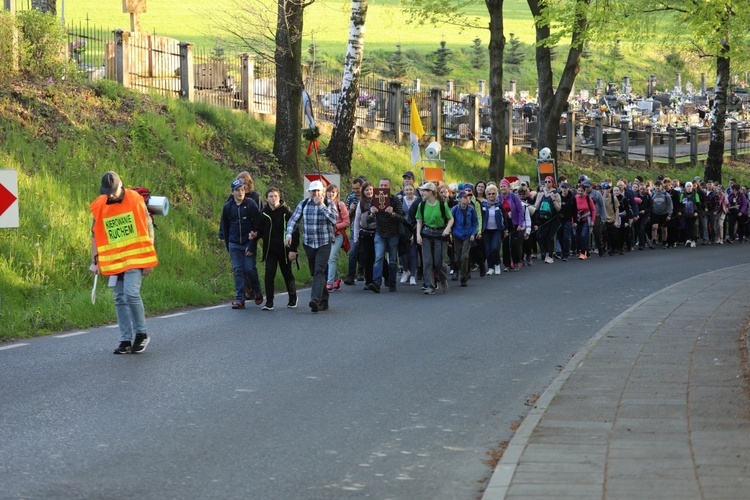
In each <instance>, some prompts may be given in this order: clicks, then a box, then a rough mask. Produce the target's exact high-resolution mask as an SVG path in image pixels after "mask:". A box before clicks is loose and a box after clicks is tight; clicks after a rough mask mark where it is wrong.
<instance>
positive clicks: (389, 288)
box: [388, 283, 397, 292]
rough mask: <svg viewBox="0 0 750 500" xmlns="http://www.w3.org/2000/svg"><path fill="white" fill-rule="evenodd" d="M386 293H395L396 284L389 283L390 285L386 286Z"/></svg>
mask: <svg viewBox="0 0 750 500" xmlns="http://www.w3.org/2000/svg"><path fill="white" fill-rule="evenodd" d="M388 291H389V292H395V291H397V290H396V284H395V283H391V284H390V285H388Z"/></svg>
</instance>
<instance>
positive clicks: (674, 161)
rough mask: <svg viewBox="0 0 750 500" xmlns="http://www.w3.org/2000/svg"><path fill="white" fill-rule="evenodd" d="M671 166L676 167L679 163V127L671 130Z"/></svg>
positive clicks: (669, 154)
mask: <svg viewBox="0 0 750 500" xmlns="http://www.w3.org/2000/svg"><path fill="white" fill-rule="evenodd" d="M667 155H668V156H669V166H670V167H674V166H675V165H676V164H677V129H676V128H672V129H670V130H669V152H668V153H667Z"/></svg>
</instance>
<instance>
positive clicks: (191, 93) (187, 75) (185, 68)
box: [180, 42, 195, 102]
mask: <svg viewBox="0 0 750 500" xmlns="http://www.w3.org/2000/svg"><path fill="white" fill-rule="evenodd" d="M193 71H194V68H193V44H192V43H188V42H180V97H181V98H182V99H185V100H187V101H190V102H193V101H194V100H195V74H194V73H193Z"/></svg>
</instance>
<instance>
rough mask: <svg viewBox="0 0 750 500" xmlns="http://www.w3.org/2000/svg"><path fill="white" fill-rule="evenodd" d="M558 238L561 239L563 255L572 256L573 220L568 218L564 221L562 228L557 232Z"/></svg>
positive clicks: (565, 256)
mask: <svg viewBox="0 0 750 500" xmlns="http://www.w3.org/2000/svg"><path fill="white" fill-rule="evenodd" d="M557 238H558V239H559V240H560V250H561V252H562V257H563V258H564V259H567V258H568V257H570V241H571V239H572V238H573V222H572V221H570V220H566V221H564V222H563V223H562V226H561V228H560V230H559V231H558V232H557Z"/></svg>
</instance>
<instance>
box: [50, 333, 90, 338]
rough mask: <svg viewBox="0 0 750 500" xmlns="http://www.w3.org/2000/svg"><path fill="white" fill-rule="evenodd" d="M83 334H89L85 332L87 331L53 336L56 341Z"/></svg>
mask: <svg viewBox="0 0 750 500" xmlns="http://www.w3.org/2000/svg"><path fill="white" fill-rule="evenodd" d="M84 333H89V332H87V331H80V332H71V333H63V334H62V335H54V338H56V339H64V338H66V337H75V336H76V335H83V334H84Z"/></svg>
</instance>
